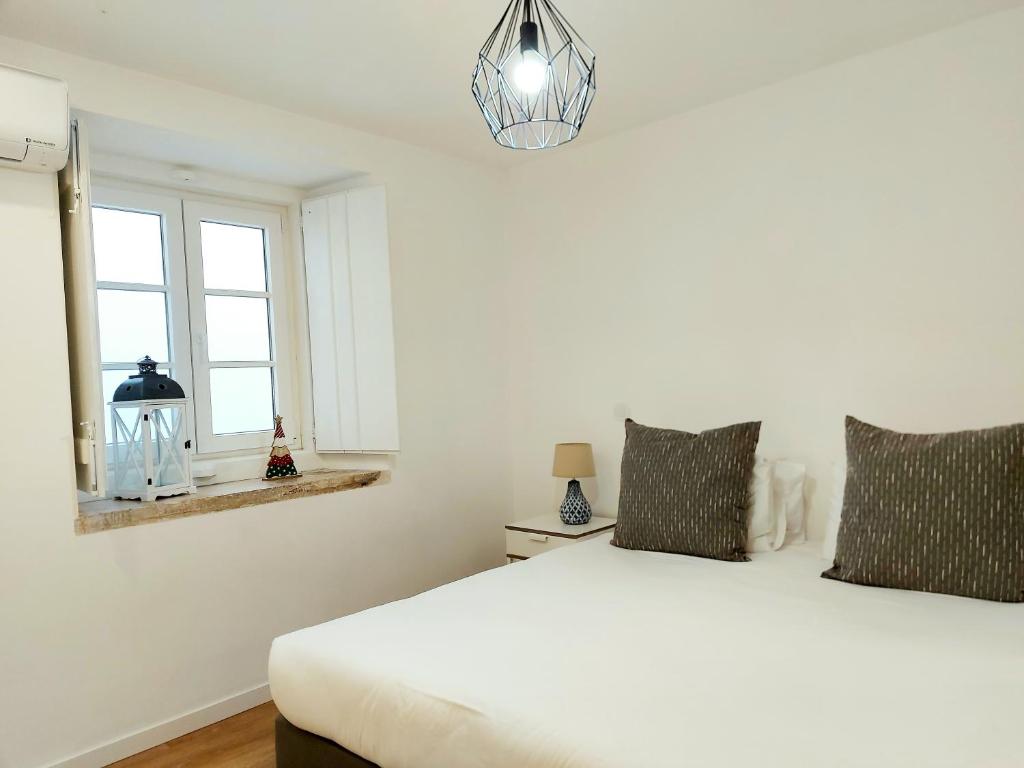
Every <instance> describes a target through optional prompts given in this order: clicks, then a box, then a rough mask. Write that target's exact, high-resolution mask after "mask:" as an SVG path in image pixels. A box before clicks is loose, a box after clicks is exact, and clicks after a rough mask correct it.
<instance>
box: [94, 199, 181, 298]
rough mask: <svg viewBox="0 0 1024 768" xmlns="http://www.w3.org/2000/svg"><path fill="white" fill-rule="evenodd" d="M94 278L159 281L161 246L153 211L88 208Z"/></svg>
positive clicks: (161, 280)
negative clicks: (93, 257)
mask: <svg viewBox="0 0 1024 768" xmlns="http://www.w3.org/2000/svg"><path fill="white" fill-rule="evenodd" d="M92 240H93V248H94V249H95V252H96V279H97V280H101V281H103V280H108V281H111V282H118V283H147V284H150V285H163V282H164V247H163V234H162V230H161V227H160V216H159V215H157V214H155V213H136V212H135V211H119V210H117V209H115V208H93V209H92Z"/></svg>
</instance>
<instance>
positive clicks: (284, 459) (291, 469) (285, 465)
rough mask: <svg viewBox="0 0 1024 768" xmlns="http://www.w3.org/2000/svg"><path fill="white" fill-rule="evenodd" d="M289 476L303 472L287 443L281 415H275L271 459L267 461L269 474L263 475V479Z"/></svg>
mask: <svg viewBox="0 0 1024 768" xmlns="http://www.w3.org/2000/svg"><path fill="white" fill-rule="evenodd" d="M287 477H302V474H301V473H300V472H299V471H298V470H297V469H296V468H295V462H294V461H293V460H292V452H291V451H289V450H288V446H287V444H285V441H284V427H282V426H281V417H280V416H275V417H274V442H273V443H272V444H271V446H270V460H269V461H267V474H266V475H264V476H263V479H264V480H282V479H284V478H287Z"/></svg>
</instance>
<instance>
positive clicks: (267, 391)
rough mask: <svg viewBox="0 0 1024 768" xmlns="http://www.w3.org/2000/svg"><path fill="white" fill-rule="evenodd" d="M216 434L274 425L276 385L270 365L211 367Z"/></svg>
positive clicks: (214, 431) (211, 395) (258, 430)
mask: <svg viewBox="0 0 1024 768" xmlns="http://www.w3.org/2000/svg"><path fill="white" fill-rule="evenodd" d="M210 402H211V405H212V407H213V433H214V434H215V435H230V434H232V433H235V432H260V431H263V430H269V429H273V428H274V386H273V381H272V379H271V372H270V369H269V368H211V369H210Z"/></svg>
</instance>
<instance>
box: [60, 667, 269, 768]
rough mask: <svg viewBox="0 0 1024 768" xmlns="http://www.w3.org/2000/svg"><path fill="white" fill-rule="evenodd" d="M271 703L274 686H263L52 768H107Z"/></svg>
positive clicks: (107, 744)
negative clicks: (119, 761)
mask: <svg viewBox="0 0 1024 768" xmlns="http://www.w3.org/2000/svg"><path fill="white" fill-rule="evenodd" d="M268 701H270V686H269V685H266V684H264V685H260V686H258V687H256V688H253V689H252V690H251V691H243V692H242V693H236V694H235V695H234V696H229V697H228V698H226V699H222V700H221V701H218V702H215V703H213V704H210V705H208V706H205V707H200V708H199V709H196V710H193V711H192V712H187V713H186V714H184V715H181V716H180V717H175V718H173V719H172V720H166V721H164V722H162V723H157V724H156V725H154V726H151V727H149V728H144V729H143V730H141V731H136V732H135V733H131V734H128V735H127V736H123V737H122V738H120V739H115V740H114V741H110V742H107V743H106V744H101V745H100V746H98V747H93V748H92V749H89V750H87V751H85V752H82V753H80V754H77V755H74V756H73V757H68V758H66V759H64V760H60V761H58V762H56V763H51V764H50V765H49V766H48V768H103V766H106V765H110V764H111V763H116V762H117V761H118V760H123V759H124V758H126V757H131V756H132V755H135V754H138V753H139V752H145V751H146V750H147V749H150V748H152V747H155V746H158V745H160V744H163V743H164V742H166V741H170V740H171V739H176V738H178V737H179V736H184V735H185V734H186V733H191V732H192V731H197V730H199V729H200V728H205V727H206V726H208V725H213V724H214V723H216V722H219V721H221V720H223V719H224V718H227V717H231V716H233V715H237V714H238V713H240V712H245V710H247V709H252V708H253V707H257V706H259V705H260V704H265V703H266V702H268Z"/></svg>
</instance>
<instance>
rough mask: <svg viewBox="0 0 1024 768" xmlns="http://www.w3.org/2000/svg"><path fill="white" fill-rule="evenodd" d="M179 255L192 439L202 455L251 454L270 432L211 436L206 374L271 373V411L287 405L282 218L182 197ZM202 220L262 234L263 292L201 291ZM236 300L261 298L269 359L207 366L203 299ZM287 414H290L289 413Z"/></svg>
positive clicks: (265, 443)
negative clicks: (182, 255) (187, 324)
mask: <svg viewBox="0 0 1024 768" xmlns="http://www.w3.org/2000/svg"><path fill="white" fill-rule="evenodd" d="M183 211H184V214H183V215H184V228H185V252H186V254H188V257H187V258H186V264H187V268H188V297H189V298H188V304H189V310H190V312H191V318H192V328H193V333H192V368H193V371H192V381H193V385H194V403H195V411H196V439H197V442H198V444H199V447H200V451H201V452H202V453H209V452H216V453H222V452H226V451H239V450H253V449H256V448H265V447H267V446H269V445H270V444H271V443H272V442H273V439H274V428H273V426H272V425H271V427H270V428H269V429H268V430H264V431H260V432H242V433H236V434H227V435H218V434H214V432H213V406H212V399H211V392H210V370H211V369H213V368H257V367H267V368H270V370H271V380H272V381H273V388H274V393H273V397H274V406H275V410H276V411H277V412H281V411H282V410H285V411H286V412H288V409H283V408H282V407H281V406H282V404H285V403H289V404H290V403H292V402H293V400H292V392H291V372H290V368H289V366H288V365H287V361H288V360H290V359H291V349H290V344H289V340H290V338H289V328H288V323H287V317H288V306H287V298H286V297H287V294H288V290H287V285H288V281H287V275H286V272H285V259H284V245H283V242H282V241H283V237H282V234H283V227H284V223H283V219H282V217H281V215H280V214H278V213H271V212H269V211H260V210H255V209H250V208H241V207H238V206H234V205H223V204H218V203H209V202H200V201H197V200H189V199H185V200H184V204H183ZM204 221H207V222H215V223H219V224H235V225H242V226H249V227H256V228H258V229H262V230H263V248H264V253H265V254H266V258H267V264H266V271H267V290H266V291H243V290H235V289H230V290H227V289H214V288H206V287H205V281H204V279H203V259H202V238H201V234H200V224H201V223H202V222H204ZM207 296H238V297H246V298H260V299H266V300H267V303H268V312H269V317H270V328H268V332H269V335H270V359H269V360H265V361H262V360H261V361H253V360H239V361H233V362H214V363H211V362H210V357H209V345H208V344H207V333H206V297H207ZM290 412H292V413H294V412H295V411H294V410H291V411H290Z"/></svg>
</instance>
